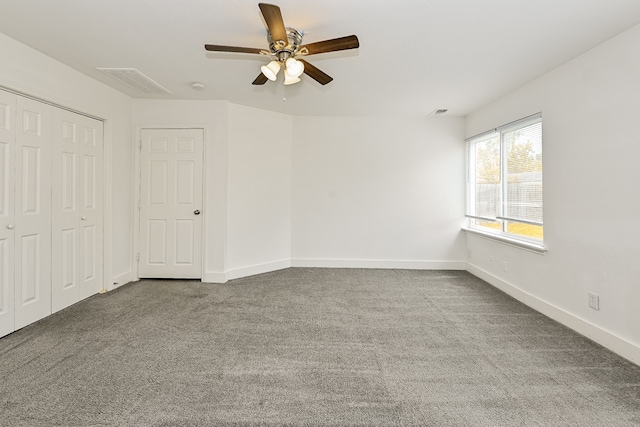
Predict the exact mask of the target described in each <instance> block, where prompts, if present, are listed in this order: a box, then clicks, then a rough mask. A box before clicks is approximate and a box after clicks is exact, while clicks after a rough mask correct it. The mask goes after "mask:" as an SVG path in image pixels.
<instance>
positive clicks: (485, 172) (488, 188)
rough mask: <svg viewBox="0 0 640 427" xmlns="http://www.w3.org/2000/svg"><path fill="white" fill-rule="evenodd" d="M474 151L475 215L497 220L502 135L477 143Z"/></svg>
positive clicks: (499, 201) (499, 197)
mask: <svg viewBox="0 0 640 427" xmlns="http://www.w3.org/2000/svg"><path fill="white" fill-rule="evenodd" d="M474 151H475V177H474V178H475V179H474V182H475V213H474V214H475V215H476V216H480V217H484V218H495V217H496V216H498V213H499V209H500V203H501V200H502V198H501V191H500V135H499V134H494V135H493V136H492V137H490V138H486V139H483V140H480V141H477V142H475V143H474ZM483 225H484V224H483ZM492 227H493V226H492Z"/></svg>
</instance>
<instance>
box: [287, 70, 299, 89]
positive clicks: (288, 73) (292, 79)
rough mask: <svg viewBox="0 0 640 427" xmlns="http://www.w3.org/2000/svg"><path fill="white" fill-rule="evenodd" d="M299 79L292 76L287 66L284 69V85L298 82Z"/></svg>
mask: <svg viewBox="0 0 640 427" xmlns="http://www.w3.org/2000/svg"><path fill="white" fill-rule="evenodd" d="M299 81H300V79H299V78H298V76H294V75H292V74H291V73H290V72H289V69H288V68H285V69H284V84H285V85H292V84H294V83H298V82H299Z"/></svg>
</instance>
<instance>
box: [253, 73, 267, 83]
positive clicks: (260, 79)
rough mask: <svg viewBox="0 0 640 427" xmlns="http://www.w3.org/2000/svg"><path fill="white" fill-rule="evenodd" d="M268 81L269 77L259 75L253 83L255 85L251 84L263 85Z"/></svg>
mask: <svg viewBox="0 0 640 427" xmlns="http://www.w3.org/2000/svg"><path fill="white" fill-rule="evenodd" d="M267 80H269V79H268V78H267V76H265V75H264V74H262V73H260V74H258V77H256V79H255V80H254V81H253V83H251V84H252V85H256V86H258V85H263V84H265V83H266V82H267Z"/></svg>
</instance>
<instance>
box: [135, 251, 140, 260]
mask: <svg viewBox="0 0 640 427" xmlns="http://www.w3.org/2000/svg"><path fill="white" fill-rule="evenodd" d="M136 261H140V252H138V253H137V254H136Z"/></svg>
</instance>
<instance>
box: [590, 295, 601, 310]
mask: <svg viewBox="0 0 640 427" xmlns="http://www.w3.org/2000/svg"><path fill="white" fill-rule="evenodd" d="M589 307H591V308H593V309H594V310H600V295H598V294H594V293H593V292H589Z"/></svg>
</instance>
